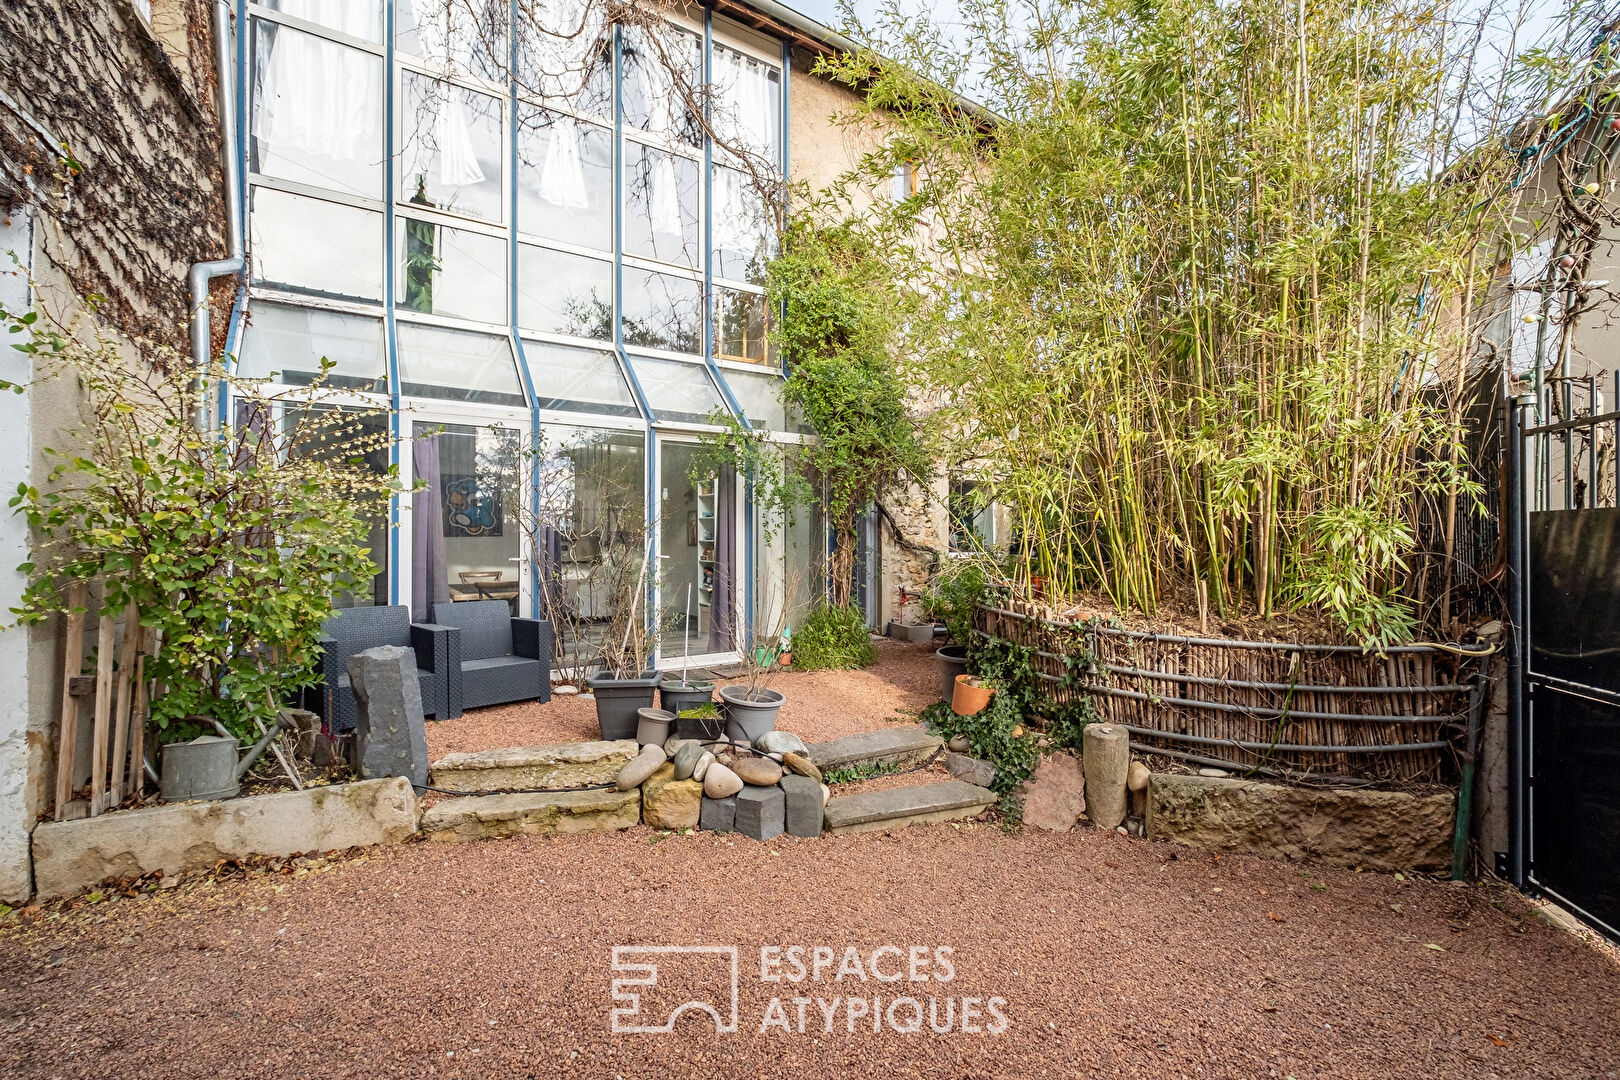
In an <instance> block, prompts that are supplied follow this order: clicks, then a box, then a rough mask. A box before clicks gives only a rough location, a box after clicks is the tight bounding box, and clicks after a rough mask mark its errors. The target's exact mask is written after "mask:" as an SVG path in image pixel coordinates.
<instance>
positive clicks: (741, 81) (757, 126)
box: [711, 45, 782, 164]
mask: <svg viewBox="0 0 1620 1080" xmlns="http://www.w3.org/2000/svg"><path fill="white" fill-rule="evenodd" d="M713 93H714V107H713V119H712V120H711V126H712V127H713V128H714V135H715V140H716V142H717V143H718V144H719V146H720V148H721V150H723V151H729V152H731V153H735V154H747V155H749V156H751V157H757V158H760V159H761V160H762V161H763V162H765V163H769V164H774V163H775V162H776V161H778V160H779V159H780V155H781V147H782V138H781V132H782V75H781V72H779V71H778V70H777V69H776V67H774V66H773V65H771V64H766V63H763V62H762V61H759V60H756V59H754V58H753V57H751V56H746V55H744V54H743V53H740V52H738V51H736V50H734V49H728V48H726V47H725V46H724V45H716V46H715V48H714V91H713Z"/></svg>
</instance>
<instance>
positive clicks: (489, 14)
mask: <svg viewBox="0 0 1620 1080" xmlns="http://www.w3.org/2000/svg"><path fill="white" fill-rule="evenodd" d="M358 6H364V5H358ZM510 13H511V7H510V4H509V3H508V0H398V2H397V4H396V6H395V8H394V19H395V23H394V47H395V48H396V49H397V50H399V52H400V53H401V54H402V55H405V56H411V57H415V58H417V59H418V60H420V61H422V63H423V64H424V65H425V66H426V67H427V68H428V70H430V71H432V72H433V73H434V74H436V75H449V76H465V75H472V76H474V77H476V78H480V79H488V80H490V81H492V82H501V83H504V82H505V81H506V70H507V44H506V32H507V18H508V16H509V15H510Z"/></svg>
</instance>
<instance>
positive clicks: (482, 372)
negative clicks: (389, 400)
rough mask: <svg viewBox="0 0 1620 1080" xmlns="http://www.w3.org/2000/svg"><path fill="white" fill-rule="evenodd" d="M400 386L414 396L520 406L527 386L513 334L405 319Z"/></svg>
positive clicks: (400, 335)
mask: <svg viewBox="0 0 1620 1080" xmlns="http://www.w3.org/2000/svg"><path fill="white" fill-rule="evenodd" d="M394 337H395V340H396V342H397V343H398V347H399V389H400V392H401V393H402V394H407V395H410V396H414V397H431V398H448V399H450V400H453V401H481V402H487V403H489V404H493V405H522V404H524V400H523V387H522V385H521V384H520V382H519V380H518V373H517V363H516V361H515V360H514V358H513V356H512V343H511V341H510V339H508V338H506V337H502V336H499V335H496V334H475V333H471V332H469V331H465V330H446V329H442V328H440V327H437V326H423V325H420V324H418V323H413V322H406V321H401V322H399V323H397V324H396V325H395V327H394Z"/></svg>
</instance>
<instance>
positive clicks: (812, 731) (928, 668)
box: [427, 638, 939, 761]
mask: <svg viewBox="0 0 1620 1080" xmlns="http://www.w3.org/2000/svg"><path fill="white" fill-rule="evenodd" d="M874 644H875V645H876V646H877V655H878V659H877V663H875V664H873V665H872V666H871V667H869V668H863V669H862V670H860V671H809V672H805V671H784V672H782V673H780V674H778V675H777V676H775V677H774V678H773V679H772V680H771V683H770V685H771V688H772V689H774V690H780V691H781V692H782V693H783V695H784V696H786V698H787V701H786V702H784V703H783V705H782V712H781V715H780V717H779V718H778V720H777V724H776V726H777V727H779V728H781V729H782V730H784V731H791V732H793V733H794V734H795V735H798V736H799V737H800V738H802V739H804V740H805V741H806V742H820V741H822V740H825V739H836V738H838V737H839V736H840V735H853V734H855V733H856V732H861V731H871V730H873V729H874V728H879V727H882V726H883V725H884V724H886V723H889V722H892V721H896V720H899V721H901V722H906V723H909V722H913V721H914V720H915V716H912V715H901V714H908V713H915V712H916V710H918V709H920V708H922V707H923V706H924V705H927V704H929V703H930V702H933V701H935V700H937V699H938V697H939V668H938V661H937V660H935V659H934V650H933V648H932V647H931V646H925V645H910V644H906V643H903V642H898V641H891V640H889V639H887V638H885V639H882V640H879V641H876V642H874ZM736 681H737V680H735V679H727V680H721V685H725V683H727V682H736ZM427 738H428V755H429V758H430V759H431V760H435V761H436V760H438V759H439V758H441V757H443V756H444V755H445V754H454V753H461V752H463V751H467V750H489V749H493V748H496V747H503V746H544V745H546V744H549V743H565V742H580V741H582V740H585V739H599V738H601V729H600V728H598V727H597V726H596V705H595V703H594V702H592V701H589V700H584V701H582V700H580V699H579V698H578V697H567V696H564V695H553V697H552V699H551V701H550V702H549V703H548V704H545V705H540V704H536V703H534V702H523V703H520V704H516V705H497V706H495V707H494V708H489V709H474V710H471V711H469V712H467V713H466V714H465V715H463V716H461V717H459V718H458V719H455V720H443V721H438V722H431V721H430V722H429V723H428V726H427Z"/></svg>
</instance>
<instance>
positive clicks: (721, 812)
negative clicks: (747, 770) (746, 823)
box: [698, 795, 737, 832]
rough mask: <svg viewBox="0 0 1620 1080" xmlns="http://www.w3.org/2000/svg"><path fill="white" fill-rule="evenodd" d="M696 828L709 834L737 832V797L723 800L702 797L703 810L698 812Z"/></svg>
mask: <svg viewBox="0 0 1620 1080" xmlns="http://www.w3.org/2000/svg"><path fill="white" fill-rule="evenodd" d="M698 828H700V829H707V830H709V831H710V832H736V831H737V796H735V795H727V796H726V797H725V798H723V799H711V798H709V797H708V796H707V795H705V796H704V797H703V809H702V810H700V811H699V812H698Z"/></svg>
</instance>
